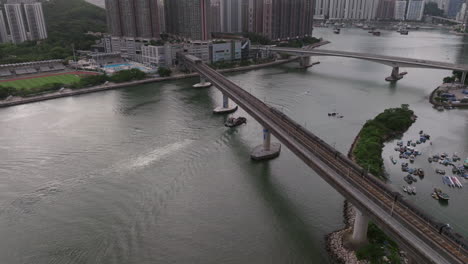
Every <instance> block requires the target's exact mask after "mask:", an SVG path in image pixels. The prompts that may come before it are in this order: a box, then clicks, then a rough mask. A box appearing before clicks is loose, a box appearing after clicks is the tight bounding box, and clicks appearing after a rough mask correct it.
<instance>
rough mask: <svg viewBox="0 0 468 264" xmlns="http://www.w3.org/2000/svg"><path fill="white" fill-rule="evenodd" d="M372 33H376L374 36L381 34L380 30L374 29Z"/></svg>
mask: <svg viewBox="0 0 468 264" xmlns="http://www.w3.org/2000/svg"><path fill="white" fill-rule="evenodd" d="M372 35H374V36H380V31H373V32H372Z"/></svg>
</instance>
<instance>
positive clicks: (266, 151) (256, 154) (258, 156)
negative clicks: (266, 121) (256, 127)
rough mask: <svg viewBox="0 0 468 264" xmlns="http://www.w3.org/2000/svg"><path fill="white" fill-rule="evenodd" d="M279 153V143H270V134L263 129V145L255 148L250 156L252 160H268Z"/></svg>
mask: <svg viewBox="0 0 468 264" xmlns="http://www.w3.org/2000/svg"><path fill="white" fill-rule="evenodd" d="M280 152H281V144H280V143H271V132H270V130H269V129H268V128H263V144H262V145H260V146H257V147H255V148H254V149H253V150H252V153H251V154H250V157H251V158H252V159H253V160H268V159H274V158H276V157H278V156H279V154H280Z"/></svg>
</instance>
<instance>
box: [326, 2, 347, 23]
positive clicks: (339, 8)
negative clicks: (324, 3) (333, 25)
mask: <svg viewBox="0 0 468 264" xmlns="http://www.w3.org/2000/svg"><path fill="white" fill-rule="evenodd" d="M345 7H346V1H345V0H330V10H329V18H330V19H343V18H344V14H345Z"/></svg>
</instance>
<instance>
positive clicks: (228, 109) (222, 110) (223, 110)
mask: <svg viewBox="0 0 468 264" xmlns="http://www.w3.org/2000/svg"><path fill="white" fill-rule="evenodd" d="M236 110H237V105H233V106H230V105H229V97H228V96H227V95H226V94H225V93H223V106H218V107H216V108H215V109H214V110H213V112H214V113H215V114H229V113H232V112H235V111H236Z"/></svg>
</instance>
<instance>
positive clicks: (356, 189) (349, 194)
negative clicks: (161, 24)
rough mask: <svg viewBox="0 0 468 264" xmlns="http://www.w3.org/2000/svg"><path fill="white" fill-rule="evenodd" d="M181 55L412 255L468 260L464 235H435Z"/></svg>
mask: <svg viewBox="0 0 468 264" xmlns="http://www.w3.org/2000/svg"><path fill="white" fill-rule="evenodd" d="M183 58H185V62H184V63H185V64H186V65H187V66H188V67H190V68H191V69H193V70H195V71H197V72H198V73H199V74H200V75H201V76H203V77H204V78H206V79H208V80H210V81H211V82H212V83H213V85H214V86H216V87H217V88H218V89H219V90H220V91H221V92H222V93H223V94H226V95H227V96H229V98H230V99H232V100H233V101H234V102H236V103H237V104H238V105H239V106H240V107H242V108H243V109H244V110H245V111H246V112H247V113H249V114H250V115H251V116H252V117H253V118H255V119H256V120H257V121H258V122H259V123H260V124H261V125H263V126H264V127H265V128H267V129H269V130H271V131H272V133H273V134H274V135H275V136H276V138H277V139H278V140H279V141H281V142H282V143H283V144H284V145H286V146H287V147H288V148H289V149H290V150H291V151H292V152H293V153H295V154H296V155H297V156H298V157H299V158H300V159H302V160H303V161H304V162H305V163H306V164H307V165H308V166H309V167H310V168H312V169H313V170H314V171H316V172H317V173H318V174H319V175H320V176H321V177H322V178H323V179H324V180H325V181H327V182H328V183H329V184H330V185H331V186H332V187H334V188H335V189H336V190H337V191H338V192H340V193H341V194H342V195H343V196H344V197H345V198H346V199H348V200H349V201H350V202H352V203H353V205H355V206H356V207H357V208H358V209H359V210H360V211H361V212H363V213H365V214H367V215H369V216H370V218H371V219H372V221H373V222H375V223H376V224H377V225H378V226H379V227H380V228H382V229H383V230H384V231H385V232H386V233H387V234H389V235H390V236H391V237H392V238H394V239H395V240H396V241H398V242H399V243H400V245H401V246H402V247H403V248H405V249H406V250H407V251H408V252H409V254H410V255H411V257H412V258H413V259H415V260H416V261H418V262H420V263H468V252H467V248H466V244H464V241H463V238H460V239H461V240H460V241H456V239H453V238H449V237H447V236H446V235H443V234H439V232H438V226H437V224H436V222H435V221H433V220H432V219H430V218H429V217H427V216H425V215H424V214H422V213H420V211H419V210H418V209H417V208H415V207H414V206H412V205H411V204H409V203H408V202H406V201H405V200H403V199H399V198H400V197H401V195H399V194H397V193H394V192H392V191H391V190H390V189H389V188H388V187H387V186H386V185H385V184H383V183H382V182H380V181H379V180H377V179H376V178H375V177H374V176H372V175H370V174H368V173H367V172H366V171H365V170H364V169H362V168H361V167H359V166H358V165H357V164H355V163H354V162H353V161H351V160H350V159H348V158H347V157H346V156H345V155H342V154H341V153H339V152H338V151H337V150H335V149H334V148H332V147H331V146H330V145H328V144H327V143H325V142H324V141H322V140H321V139H320V138H318V137H317V136H315V135H314V134H312V133H311V132H310V131H308V130H306V129H305V128H303V127H301V126H300V125H299V124H297V123H296V122H295V121H293V120H292V119H290V118H289V117H287V116H286V115H284V114H283V113H281V112H280V111H278V110H276V109H275V108H272V107H270V106H268V105H266V104H265V103H263V102H262V101H260V100H259V99H258V98H256V97H255V96H253V95H251V94H250V93H248V92H246V91H245V90H243V89H242V88H241V87H239V86H237V85H236V84H234V83H233V82H231V81H229V80H228V79H226V78H225V77H224V76H222V75H221V74H219V73H218V72H216V71H215V70H213V69H211V68H210V67H208V66H207V65H205V64H203V63H201V62H194V61H193V60H190V58H187V57H183ZM192 58H193V57H192Z"/></svg>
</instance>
